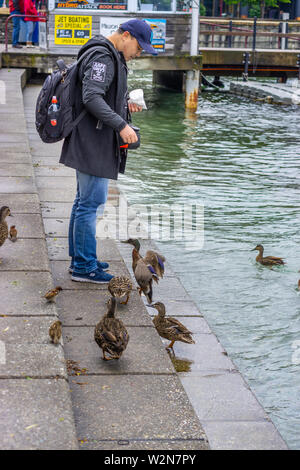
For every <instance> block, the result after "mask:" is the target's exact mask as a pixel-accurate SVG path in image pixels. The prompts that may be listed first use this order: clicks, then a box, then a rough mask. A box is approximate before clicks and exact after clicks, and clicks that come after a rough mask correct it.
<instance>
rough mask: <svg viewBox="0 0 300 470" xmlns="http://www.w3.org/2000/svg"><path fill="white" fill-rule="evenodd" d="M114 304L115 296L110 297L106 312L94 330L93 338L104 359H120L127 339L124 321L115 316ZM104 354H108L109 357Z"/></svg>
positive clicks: (115, 303) (115, 304)
mask: <svg viewBox="0 0 300 470" xmlns="http://www.w3.org/2000/svg"><path fill="white" fill-rule="evenodd" d="M116 306H117V301H116V298H115V297H110V299H109V300H108V302H107V307H108V309H107V312H106V313H105V314H104V316H103V317H102V319H101V320H100V321H99V322H98V323H97V325H96V326H95V330H94V339H95V341H96V343H97V345H98V346H99V348H101V349H102V353H103V357H102V359H103V360H104V361H110V360H112V359H120V357H121V356H122V354H123V352H124V351H125V349H126V347H127V344H128V341H129V334H128V331H127V329H126V328H125V325H124V323H123V322H122V320H119V319H118V318H116V317H115V312H116ZM106 354H109V357H107V356H106Z"/></svg>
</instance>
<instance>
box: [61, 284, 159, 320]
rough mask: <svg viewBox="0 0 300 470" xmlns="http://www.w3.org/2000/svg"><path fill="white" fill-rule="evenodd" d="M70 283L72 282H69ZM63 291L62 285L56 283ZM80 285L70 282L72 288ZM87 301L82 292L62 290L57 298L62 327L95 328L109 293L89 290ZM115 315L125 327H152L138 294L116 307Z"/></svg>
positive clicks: (103, 310)
mask: <svg viewBox="0 0 300 470" xmlns="http://www.w3.org/2000/svg"><path fill="white" fill-rule="evenodd" d="M71 282H72V281H71ZM58 284H61V285H62V286H63V288H64V289H65V284H64V283H58ZM78 284H80V283H75V282H72V287H73V289H74V285H76V286H77V285H78ZM87 295H88V301H87V299H86V296H85V295H83V293H82V290H80V291H76V290H69V291H67V290H64V291H63V292H61V293H60V295H59V296H58V297H57V301H56V304H57V309H58V313H59V317H60V318H61V320H62V321H63V325H64V326H66V327H67V326H75V325H76V326H91V325H93V326H95V324H96V323H97V322H98V321H99V319H100V317H101V316H102V315H103V314H104V313H105V312H106V310H107V305H106V303H107V301H108V299H109V298H110V293H109V291H108V289H107V287H105V288H103V289H101V290H100V289H97V290H96V289H94V290H92V289H89V292H88V294H87ZM117 315H118V318H120V319H121V320H122V321H123V322H124V324H125V325H126V326H128V325H130V326H133V325H134V326H153V324H152V321H151V318H150V317H149V315H148V314H147V311H146V309H145V307H144V305H143V304H142V303H141V301H140V298H139V294H138V293H137V292H132V293H131V296H130V299H129V301H128V304H127V305H120V304H119V305H118V307H117Z"/></svg>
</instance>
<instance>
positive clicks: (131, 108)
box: [128, 103, 143, 113]
mask: <svg viewBox="0 0 300 470" xmlns="http://www.w3.org/2000/svg"><path fill="white" fill-rule="evenodd" d="M128 109H129V111H130V112H131V113H138V112H140V111H143V107H142V106H139V105H138V104H135V103H128Z"/></svg>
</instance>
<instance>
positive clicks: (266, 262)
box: [251, 245, 285, 266]
mask: <svg viewBox="0 0 300 470" xmlns="http://www.w3.org/2000/svg"><path fill="white" fill-rule="evenodd" d="M254 250H258V252H259V253H258V255H257V257H256V262H257V263H260V264H262V265H263V266H277V265H280V264H285V262H284V261H283V259H282V258H277V257H276V256H263V253H264V247H263V246H262V245H256V247H255V248H253V250H251V251H254Z"/></svg>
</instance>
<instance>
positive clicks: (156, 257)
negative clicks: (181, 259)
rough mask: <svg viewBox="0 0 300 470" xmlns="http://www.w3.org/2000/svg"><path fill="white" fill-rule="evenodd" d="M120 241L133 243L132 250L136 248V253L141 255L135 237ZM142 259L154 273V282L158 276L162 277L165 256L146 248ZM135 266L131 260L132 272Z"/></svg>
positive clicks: (139, 246)
mask: <svg viewBox="0 0 300 470" xmlns="http://www.w3.org/2000/svg"><path fill="white" fill-rule="evenodd" d="M122 243H129V244H130V245H133V247H134V250H136V251H137V253H138V254H139V255H140V257H142V256H141V254H140V248H141V244H140V242H139V240H137V239H136V238H129V239H128V240H126V241H124V242H122ZM143 259H144V261H145V263H146V264H147V265H149V266H151V267H152V269H153V270H154V272H155V274H156V278H154V280H155V281H156V282H157V281H158V277H161V278H163V276H164V272H165V265H164V262H165V261H166V258H165V257H164V256H163V255H161V254H160V253H157V252H156V251H153V250H148V251H146V254H145V256H144V257H143ZM135 266H136V264H134V262H133V263H132V270H133V272H134V271H135Z"/></svg>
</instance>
